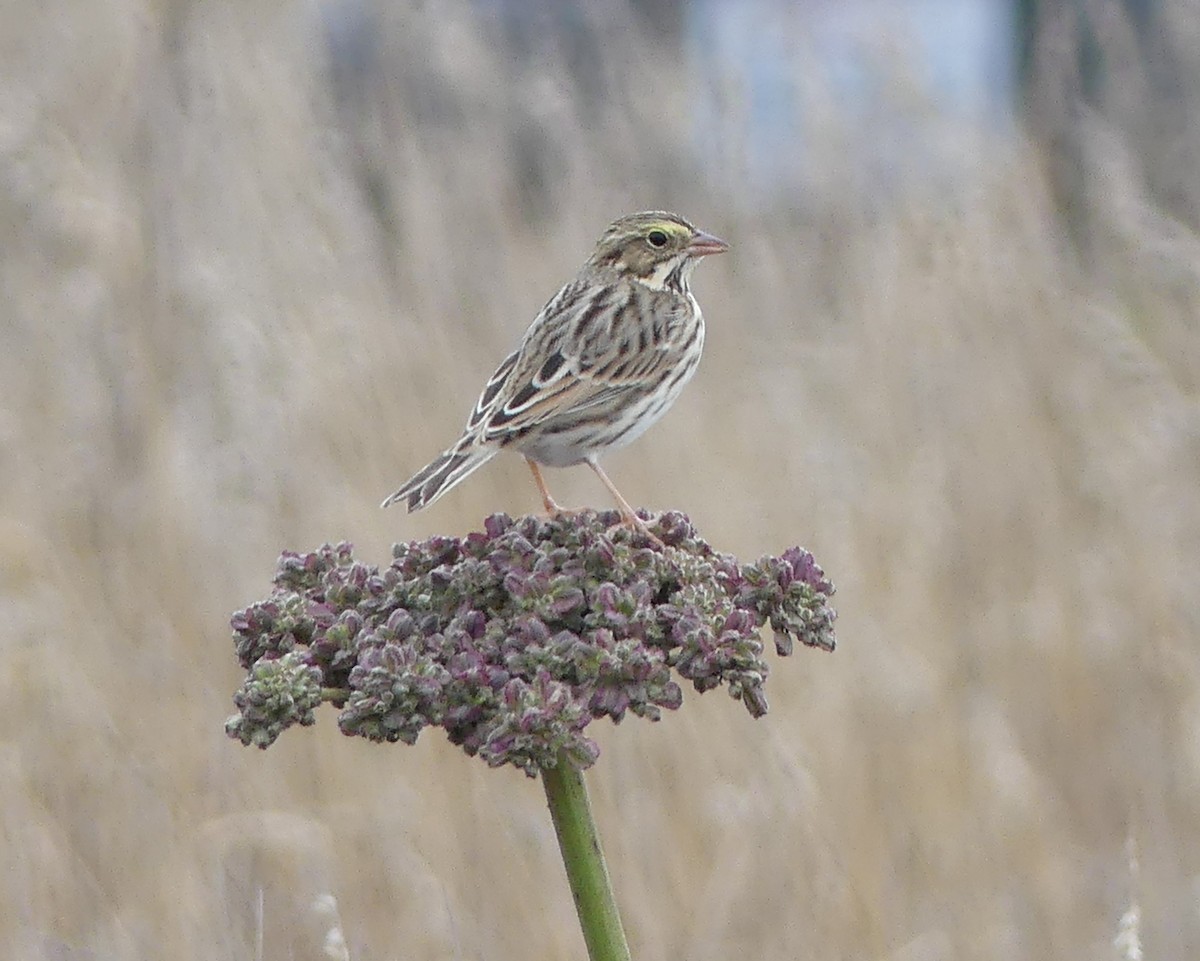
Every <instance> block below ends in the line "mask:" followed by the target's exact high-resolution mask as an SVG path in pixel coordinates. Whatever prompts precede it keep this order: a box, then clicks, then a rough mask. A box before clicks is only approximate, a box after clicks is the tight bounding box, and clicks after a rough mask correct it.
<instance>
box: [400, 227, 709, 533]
mask: <svg viewBox="0 0 1200 961" xmlns="http://www.w3.org/2000/svg"><path fill="white" fill-rule="evenodd" d="M728 249H729V245H728V244H726V243H725V242H724V241H722V240H718V239H717V238H716V237H713V236H711V235H710V234H706V233H704V232H703V231H700V230H697V229H696V228H695V227H693V226H692V225H691V224H690V223H688V221H686V220H684V219H683V218H682V217H680V216H679V215H678V214H672V213H667V212H665V211H648V212H645V213H638V214H631V215H629V216H627V217H622V218H621V219H620V220H617V221H615V222H614V223H612V224H611V225H610V226H609V228H608V229H607V230H606V231H605V232H604V235H603V236H602V237H601V238H600V240H599V241H598V242H597V243H596V248H595V250H594V251H593V252H592V255H591V257H589V258H588V260H587V262H586V263H585V264H584V265H583V267H581V268H580V270H579V273H578V274H577V275H576V277H575V279H574V280H572V281H571V282H570V283H568V284H567V285H566V286H565V287H563V288H562V290H560V291H559V292H558V293H557V294H555V295H554V297H553V298H551V300H550V302H549V303H548V304H546V306H545V307H543V308H542V310H541V312H540V313H539V314H538V315H537V317H536V318H535V319H534V321H533V323H532V324H531V325H530V327H529V330H527V331H526V332H525V336H524V338H522V340H521V344H520V346H519V347H518V348H517V349H516V350H515V351H513V353H511V354H509V356H508V357H506V358H505V360H504V362H503V363H502V364H501V365H500V366H499V367H498V368H497V369H496V372H495V373H494V374H492V376H491V378H490V379H489V380H488V382H487V385H486V386H485V387H484V389H483V393H482V394H480V396H479V400H478V401H477V402H476V404H475V408H474V410H473V411H472V412H471V416H470V417H469V418H468V419H467V425H466V427H465V428H464V430H463V434H462V436H461V437H460V438H459V440H458V442H457V443H456V444H455V445H454V446H453V447H451V448H449V449H448V450H446V451H445V452H444V453H442V455H441V456H440V457H438V458H437V459H436V460H434V461H433V462H432V463H431V464H429V465H428V466H426V467H425V468H424V469H423V470H421V471H418V472H417V473H416V474H415V475H414V476H413V477H412V478H410V479H409V480H408V481H407V482H406V483H405V484H404V485H403V486H402V487H401V488H400V489H399V490H397V491H396V492H395V493H394V494H392V495H391V496H390V497H389V498H387V500H385V501H384V502H383V506H384V507H387V506H389V505H390V504H394V503H395V502H397V501H400V500H403V501H406V502H407V504H408V509H409V511H410V512H411V511H415V510H420V509H421V508H422V507H427V506H428V505H430V504H432V503H433V502H434V501H435V500H437V499H438V498H439V497H441V496H442V494H444V493H446V491H448V490H450V488H452V487H453V486H454V485H455V484H457V483H458V482H459V481H461V480H462V479H463V478H464V477H466V476H467V475H468V474H470V473H471V472H472V471H474V470H475V469H476V468H478V467H480V466H482V465H483V464H485V463H486V462H487V461H489V460H490V459H491V458H492V457H494V456H495V455H496V454H498V453H499V452H500V451H502V450H514V451H516V452H518V453H520V454H523V455H524V456H525V459H526V461H527V462H528V464H529V468H530V470H531V471H532V472H533V477H534V481H535V482H536V483H537V486H538V490H539V492H540V494H541V496H542V502H543V504H545V506H546V509H547V510H548V511H550V512H551V513H555V512H558V511H559V510H560V508H559V507H558V505H557V504H555V502H554V499H553V498H552V497H551V496H550V492H549V490H548V489H547V488H546V484H545V481H544V480H543V478H542V474H541V471H540V469H539V467H538V465H539V464H544V465H547V466H550V467H567V466H570V465H572V464H581V463H586V464H587V465H588V466H589V467H591V468H592V470H594V471H595V472H596V474H597V476H599V478H600V480H601V481H602V482H603V483H604V485H605V487H607V488H608V489H609V491H610V492H611V493H612V495H613V497H614V498H615V499H616V501H617V503H618V504H619V505H620V508H621V514H622V517H623V518H624V519H625V522H626V523H628V524H632V525H634V526H636V527H638V528H640V529H642V530H645V527H644V525H643V524H642V522H641V521H640V520H639V519H638V518H637V517H636V515H635V514H634V512H633V508H631V507H630V506H629V504H628V502H627V501H626V500H625V498H624V497H622V496H621V494H620V492H619V491H618V490H617V488H616V487H615V486H614V485H613V483H612V481H610V480H609V479H608V476H607V475H606V474H605V473H604V471H603V470H601V468H600V465H599V463H598V458H599V456H600V455H601V454H602V453H604V452H605V451H608V450H613V449H615V448H618V447H623V446H625V445H626V444H628V443H630V442H631V441H633V440H636V439H637V438H638V437H639V436H641V434H642V433H643V432H644V431H645V430H646V429H647V428H648V427H650V426H651V425H652V424H653V423H654V422H655V421H657V420H658V419H659V418H660V417H661V416H662V415H663V414H664V413H666V411H667V408H669V407H670V406H671V404H673V403H674V402H675V400H676V398H677V397H678V396H679V393H680V391H682V390H683V387H684V385H685V384H686V383H687V382H688V380H689V379H690V378H691V376H692V374H693V373H695V370H696V366H697V365H698V364H699V362H700V354H701V351H702V350H703V348H704V318H703V316H702V315H701V313H700V307H699V305H698V304H697V303H696V299H695V297H693V296H692V292H691V285H690V281H691V275H692V271H693V269H695V266H696V264H697V263H698V262H699V260H700V258H701V257H704V256H706V255H708V254H716V253H721V252H723V251H725V250H728Z"/></svg>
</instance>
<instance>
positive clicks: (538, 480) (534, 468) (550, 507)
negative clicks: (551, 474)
mask: <svg viewBox="0 0 1200 961" xmlns="http://www.w3.org/2000/svg"><path fill="white" fill-rule="evenodd" d="M525 463H526V464H528V465H529V472H530V473H531V474H533V482H534V483H535V484H537V489H538V493H539V494H541V495H542V504H543V506H544V507H545V508H546V513H547V514H549V515H550V516H551V517H557V516H558V515H559V514H565V513H567V512H566V511H564V510H563V508H561V507H559V506H558V504H557V502H556V501H555V500H554V498H553V497H551V496H550V488H549V487H547V486H546V481H545V478H543V477H542V471H541V468H539V467H538V465H537V464H536V463H535V462H533V461H532V460H530V459H529V458H528V457H526V458H525Z"/></svg>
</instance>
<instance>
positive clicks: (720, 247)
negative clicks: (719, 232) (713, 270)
mask: <svg viewBox="0 0 1200 961" xmlns="http://www.w3.org/2000/svg"><path fill="white" fill-rule="evenodd" d="M728 249H729V244H727V243H725V241H723V240H722V239H721V238H720V237H714V236H713V235H712V234H706V233H705V232H704V231H703V230H697V231H696V233H695V235H693V237H692V242H691V243H690V244H688V246H687V252H688V253H689V254H691V255H692V256H694V257H707V256H708V255H709V254H723V253H725V251H727V250H728Z"/></svg>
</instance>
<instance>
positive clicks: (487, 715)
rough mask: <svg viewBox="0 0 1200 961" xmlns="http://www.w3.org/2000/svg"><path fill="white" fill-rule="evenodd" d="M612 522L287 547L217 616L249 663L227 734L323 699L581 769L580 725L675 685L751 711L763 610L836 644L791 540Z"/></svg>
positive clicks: (812, 573)
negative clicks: (784, 544)
mask: <svg viewBox="0 0 1200 961" xmlns="http://www.w3.org/2000/svg"><path fill="white" fill-rule="evenodd" d="M619 520H620V517H619V515H618V513H617V512H615V511H602V512H595V511H590V510H589V511H581V512H579V513H573V514H569V515H560V516H558V517H553V518H544V517H524V518H520V519H518V520H513V519H511V518H509V517H508V516H506V515H504V514H495V515H493V516H491V517H489V518H488V519H487V520H486V521H485V523H484V530H483V531H481V532H477V533H472V534H468V535H467V536H466V537H463V538H461V539H460V538H453V537H432V538H430V539H428V540H425V541H414V542H413V543H410V544H402V545H397V546H396V547H395V548H394V551H393V559H392V563H391V564H390V565H389V566H388V567H386V568H383V569H382V570H381V569H379V568H376V567H373V566H371V565H368V564H364V563H363V562H361V561H357V560H355V559H354V556H353V550H352V548H351V546H350V545H349V544H339V545H337V546H336V547H334V546H330V545H328V544H327V545H324V546H322V547H321V548H319V549H318V550H316V551H313V552H311V553H308V554H296V553H290V552H289V553H285V554H283V555H282V556H281V557H280V559H279V566H278V570H277V571H276V574H275V587H274V590H273V591H272V592H271V595H270V597H268V598H267V599H266V600H264V601H261V602H259V603H257V604H254V605H251V606H250V607H248V608H246V609H245V610H243V611H239V612H238V613H237V614H235V615H234V616H233V619H232V626H233V631H234V641H235V647H236V651H237V656H238V658H239V660H240V661H241V663H242V666H243V667H244V668H246V670H247V675H246V679H245V681H244V683H243V684H242V687H241V689H240V690H239V691H238V692H237V693H236V694H235V695H234V702H235V704H236V705H237V708H238V713H237V714H235V715H234V716H233V717H231V718H230V719H229V720H228V721H227V722H226V730H227V732H228V733H229V735H230V736H231V737H234V738H237V739H238V740H240V741H242V742H243V743H244V744H255V745H258V746H259V747H263V748H265V747H267V746H268V745H270V744H271V743H272V742H273V741H274V740H275V739H276V738H277V737H278V736H279V735H280V733H281V732H282V731H283V730H284V729H285V728H287V727H289V726H290V725H292V724H302V725H307V724H312V723H314V720H315V717H314V711H315V709H316V708H317V707H318V706H319V705H320V704H321V703H322V702H325V701H328V702H331V703H332V704H334V705H336V706H337V707H339V708H340V709H341V713H340V714H339V715H338V725H339V727H340V728H341V730H342V732H343V733H345V734H355V735H360V736H362V737H366V738H369V739H371V740H374V741H403V742H405V743H407V744H412V743H414V742H415V741H416V739H417V737H418V735H419V734H420V733H421V731H422V729H423V728H425V727H428V726H436V727H441V728H443V729H444V730H445V731H446V733H447V735H448V736H449V738H450V740H451V741H452V742H453V743H455V744H457V745H460V746H461V747H462V748H463V750H464V751H466V752H467V754H468V755H471V756H476V755H477V756H479V757H481V758H482V759H483V760H485V761H486V762H487V763H488V764H489V765H492V766H499V765H502V764H513V765H516V766H517V767H520V768H521V769H523V770H524V771H525V773H526V774H529V775H530V776H534V775H536V774H538V773H539V772H540V771H542V770H546V769H549V768H552V767H554V766H555V765H556V764H557V763H558V761H559V759H560V758H565V759H567V760H568V761H569V762H570V763H571V764H572V765H573V766H574V767H576V768H579V769H582V768H586V767H588V766H590V765H591V764H592V763H593V762H594V761H595V760H596V757H597V755H598V753H599V749H598V748H597V746H596V744H595V742H594V741H592V740H591V739H590V738H588V737H587V735H586V728H587V725H588V724H589V722H591V721H592V720H593V719H596V718H602V717H609V718H612V720H613V721H616V722H619V721H621V719H622V718H624V717H625V715H626V714H627V713H632V714H635V715H637V716H639V717H644V718H648V719H650V720H658V719H659V717H660V716H661V713H662V710H663V709H664V708H666V709H675V708H677V707H679V705H680V704H681V703H682V700H683V692H682V690H681V687H680V683H681V682H687V683H690V684H691V685H692V687H693V688H694V689H695V690H697V691H699V692H704V691H709V690H712V689H714V688H717V687H720V686H721V685H724V686H725V687H726V688H727V690H728V691H729V693H730V694H731V695H732V696H733V697H735V698H737V699H739V700H740V701H741V702H742V703H743V704H744V705H745V707H746V709H747V710H748V711H749V712H750V713H751V714H752V715H753V716H755V717H760V716H761V715H763V714H765V713H766V712H767V700H766V696H765V694H764V691H763V686H764V683H765V681H766V679H767V675H768V670H769V669H768V666H767V662H766V661H765V660H764V659H763V644H762V640H761V638H760V629H761V628H763V627H764V626H765V625H767V624H770V626H771V628H772V629H773V631H774V638H775V648H776V651H777V652H778V653H779V654H780V655H788V654H791V653H792V649H793V641H799V642H800V643H801V644H804V645H808V646H810V647H819V648H823V649H825V650H833V647H834V635H833V621H834V617H835V614H834V611H833V609H832V608H831V607H830V606H829V600H830V597H831V596H832V594H833V585H832V584H830V583H829V581H827V580H826V579H825V575H824V573H823V572H822V570H821V568H820V567H818V566H817V564H816V563H815V562H814V560H813V558H812V555H811V554H809V553H808V552H807V551H804V550H802V549H800V548H796V547H793V548H790V549H789V550H787V551H785V552H784V553H783V554H782V555H781V556H779V557H764V558H762V559H761V560H759V561H757V562H755V563H753V564H746V565H742V564H739V563H738V561H737V559H736V558H734V557H732V556H730V555H728V554H722V553H719V552H717V551H714V550H713V549H712V548H711V547H710V546H709V545H708V544H707V543H705V542H704V541H703V540H702V539H701V538H700V537H699V536H697V534H696V531H695V529H694V528H693V527H692V525H691V522H690V521H689V520H688V518H687V517H686V516H684V515H683V514H680V513H677V512H671V513H666V514H663V515H662V516H661V517H659V518H658V519H657V520H656V521H655V522H653V523H652V524H650V525H649V526H650V529H651V531H652V532H653V533H654V534H655V535H657V537H658V538H659V539H660V540H661V541H662V544H663V546H662V547H659V546H657V545H654V546H641V545H642V544H644V543H645V540H646V539H645V538H644V537H643V536H642V534H641V533H639V532H637V531H634V530H631V529H630V528H628V527H626V526H623V525H620V524H618V521H619Z"/></svg>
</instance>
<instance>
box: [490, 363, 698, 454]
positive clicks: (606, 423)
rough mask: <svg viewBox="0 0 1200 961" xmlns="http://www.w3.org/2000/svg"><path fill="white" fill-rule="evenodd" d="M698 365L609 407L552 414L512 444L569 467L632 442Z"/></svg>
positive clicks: (673, 398) (654, 420) (660, 413)
mask: <svg viewBox="0 0 1200 961" xmlns="http://www.w3.org/2000/svg"><path fill="white" fill-rule="evenodd" d="M696 360H697V361H698V360H699V357H697V358H696ZM695 369H696V364H695V363H693V364H690V365H689V367H688V369H686V370H685V371H683V372H681V373H680V375H679V376H677V377H676V378H675V379H674V381H673V382H672V383H670V384H669V385H668V386H667V387H666V388H664V389H662V390H660V391H657V392H649V393H642V394H639V395H637V396H633V397H630V396H621V397H620V398H618V399H617V400H616V401H615V402H614V403H613V404H612V405H610V406H609V407H607V408H603V407H602V408H599V409H597V410H594V411H582V412H576V413H573V414H572V413H570V412H566V413H564V414H563V415H561V416H559V417H553V418H551V419H549V420H547V421H546V422H545V423H543V424H539V425H538V426H537V427H536V428H535V429H533V430H532V431H530V432H529V433H528V434H527V435H526V436H524V437H522V438H521V439H519V440H517V441H516V442H515V443H513V445H512V447H514V448H515V449H517V450H518V451H520V452H521V453H522V454H524V455H525V456H526V457H528V458H530V459H531V460H535V461H537V462H538V463H539V464H545V465H547V466H549V467H570V466H571V465H572V464H581V463H583V462H584V461H586V460H587V459H588V458H589V457H592V456H600V455H602V454H604V453H606V452H607V451H610V450H617V449H619V448H621V447H624V446H626V445H627V444H631V443H633V442H634V441H635V440H637V439H638V438H639V437H641V436H642V434H644V433H645V432H646V431H647V430H649V428H650V427H651V426H653V425H654V424H655V423H657V422H658V420H659V419H660V418H661V417H662V416H663V414H665V413H666V412H667V410H668V409H669V408H670V407H671V405H672V404H674V403H675V401H676V400H677V399H678V397H679V394H680V392H681V391H682V390H683V388H684V386H685V385H686V384H687V382H688V381H689V380H691V377H692V374H693V373H695Z"/></svg>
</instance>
